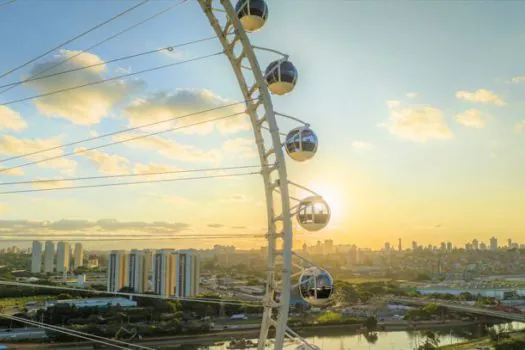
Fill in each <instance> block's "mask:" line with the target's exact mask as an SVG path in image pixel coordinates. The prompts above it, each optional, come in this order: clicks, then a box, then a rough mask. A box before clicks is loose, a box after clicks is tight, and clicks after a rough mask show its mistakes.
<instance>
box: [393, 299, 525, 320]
mask: <svg viewBox="0 0 525 350" xmlns="http://www.w3.org/2000/svg"><path fill="white" fill-rule="evenodd" d="M388 301H389V302H391V303H397V304H402V305H417V306H424V305H427V304H436V305H439V306H442V307H445V308H447V309H449V310H454V311H459V312H464V313H469V314H475V315H481V316H490V317H495V318H501V319H505V320H509V321H517V322H525V314H520V313H512V312H505V311H499V310H492V309H487V308H483V307H478V306H471V305H465V304H461V303H454V302H450V301H445V300H439V299H417V298H406V297H392V298H389V299H388Z"/></svg>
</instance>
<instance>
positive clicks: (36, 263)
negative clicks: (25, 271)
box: [31, 241, 42, 273]
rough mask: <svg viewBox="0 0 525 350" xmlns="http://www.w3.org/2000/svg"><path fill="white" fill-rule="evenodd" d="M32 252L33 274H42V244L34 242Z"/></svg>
mask: <svg viewBox="0 0 525 350" xmlns="http://www.w3.org/2000/svg"><path fill="white" fill-rule="evenodd" d="M31 252H32V253H31V272H32V273H40V272H42V243H41V242H39V241H33V246H32V250H31Z"/></svg>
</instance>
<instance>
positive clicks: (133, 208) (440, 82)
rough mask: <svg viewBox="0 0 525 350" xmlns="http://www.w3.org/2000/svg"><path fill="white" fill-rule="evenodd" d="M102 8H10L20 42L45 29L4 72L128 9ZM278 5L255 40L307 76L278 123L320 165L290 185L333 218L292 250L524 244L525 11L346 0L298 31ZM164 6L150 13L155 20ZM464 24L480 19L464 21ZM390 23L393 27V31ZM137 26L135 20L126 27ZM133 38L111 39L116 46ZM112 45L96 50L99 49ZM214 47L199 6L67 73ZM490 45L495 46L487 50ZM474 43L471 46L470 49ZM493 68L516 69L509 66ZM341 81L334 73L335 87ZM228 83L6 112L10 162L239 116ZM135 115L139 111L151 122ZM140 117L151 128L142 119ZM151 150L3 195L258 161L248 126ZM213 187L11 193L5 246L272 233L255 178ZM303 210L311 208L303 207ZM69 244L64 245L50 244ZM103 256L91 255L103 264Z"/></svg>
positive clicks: (81, 97) (211, 68) (78, 165)
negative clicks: (129, 132)
mask: <svg viewBox="0 0 525 350" xmlns="http://www.w3.org/2000/svg"><path fill="white" fill-rule="evenodd" d="M92 5H93V4H92V2H91V1H85V2H80V3H75V4H74V6H73V5H72V4H58V3H56V4H55V3H52V2H51V3H50V2H46V4H41V3H35V4H29V3H23V2H22V3H20V4H17V6H12V7H10V8H8V10H9V13H10V15H9V16H7V17H6V18H5V22H4V24H3V25H5V26H7V27H10V26H12V27H17V28H18V26H16V24H17V23H23V22H27V21H30V22H31V23H34V26H28V27H24V28H21V29H20V30H19V31H17V32H16V33H13V35H12V36H11V37H9V38H6V42H5V44H4V45H5V47H6V55H5V56H4V57H3V60H2V62H0V71H1V72H6V71H8V70H9V69H10V68H12V67H14V66H16V65H17V64H19V63H20V62H23V61H26V60H27V58H28V57H32V56H34V54H35V53H37V52H43V51H45V50H47V49H48V48H50V47H53V46H55V45H56V44H57V43H58V42H61V41H62V40H63V39H64V33H63V28H64V27H67V28H68V31H69V32H73V33H76V32H81V31H82V30H84V29H85V28H88V27H90V26H92V25H93V23H95V22H97V21H99V20H100V18H101V17H110V16H111V15H112V14H114V13H117V12H119V11H121V10H122V8H123V7H124V5H123V4H121V3H118V2H115V3H111V4H109V3H108V4H107V6H104V7H103V8H98V7H96V6H92ZM269 5H270V7H271V8H272V14H271V16H270V19H269V21H271V22H275V23H279V25H278V26H273V25H269V26H267V27H266V28H264V30H262V31H261V32H260V33H257V36H256V37H255V36H254V37H253V41H254V43H256V44H260V45H266V46H271V47H274V48H280V49H286V50H288V53H289V54H290V55H291V56H290V59H291V60H292V61H293V62H294V64H296V66H297V67H298V70H299V75H300V80H299V82H298V84H297V87H296V90H295V91H294V93H293V94H291V95H290V96H287V98H286V99H281V98H278V97H276V98H275V105H276V108H277V109H278V110H279V111H282V112H283V113H287V114H291V115H294V116H297V117H300V118H303V119H307V120H309V122H310V123H311V124H312V128H313V129H314V130H315V132H316V133H317V135H318V137H319V142H320V143H319V153H318V154H317V156H316V157H315V158H314V159H313V160H311V161H310V162H307V163H304V164H293V163H291V162H290V164H289V172H290V178H291V179H292V180H293V181H296V182H300V183H303V184H305V185H307V186H310V187H311V188H312V189H313V190H315V191H317V192H319V193H321V194H322V195H324V196H325V197H326V199H327V201H328V203H329V204H330V206H331V209H332V213H333V216H332V221H331V223H330V224H329V226H328V227H327V228H326V229H325V230H323V231H322V232H320V233H317V234H311V235H307V236H303V235H304V232H303V231H301V230H300V229H298V227H296V234H297V236H296V241H295V249H300V247H301V245H302V242H304V241H307V242H308V243H311V242H315V241H317V240H324V239H325V238H330V239H333V240H334V241H336V242H339V243H340V244H347V243H355V244H357V245H359V246H369V247H375V248H380V247H381V246H382V244H383V243H381V242H385V241H390V242H391V243H392V244H393V245H394V246H397V242H396V240H397V238H398V237H403V241H404V242H405V245H407V246H408V245H409V244H410V243H409V242H411V241H413V240H416V241H422V242H423V241H425V242H429V243H431V242H435V243H434V244H438V243H440V242H441V241H442V240H447V241H449V240H450V241H452V242H454V244H456V245H460V244H464V243H465V242H466V241H468V239H469V237H477V238H478V239H479V240H480V241H481V240H483V241H485V243H486V244H487V243H488V239H489V238H490V237H491V236H493V235H495V236H497V237H498V238H500V237H501V238H500V239H505V240H506V239H507V238H512V239H513V240H515V241H519V239H520V236H522V235H523V233H524V231H523V230H524V228H523V225H522V219H521V216H522V211H523V209H525V199H524V196H523V195H522V193H523V189H524V188H525V184H524V182H523V179H525V173H524V171H525V170H524V169H525V168H524V167H523V166H520V165H521V164H523V161H524V160H525V158H524V157H525V156H524V152H523V151H522V150H523V149H525V133H524V132H523V130H525V128H524V127H523V126H524V125H525V124H524V122H523V121H524V116H523V105H522V103H521V102H520V96H521V93H522V90H523V82H524V81H525V79H524V78H523V75H525V70H524V69H523V68H522V62H523V59H524V58H525V57H524V55H525V54H524V53H523V52H522V50H516V47H519V43H522V42H523V40H525V39H524V37H523V35H522V34H520V32H522V31H523V30H525V24H524V23H523V21H522V20H521V17H520V15H519V14H520V11H519V9H520V8H521V7H520V5H519V4H514V3H504V4H494V3H472V4H468V6H467V5H466V4H462V3H453V4H449V3H447V4H439V3H427V4H425V6H421V5H416V4H410V3H396V4H381V5H379V4H374V3H370V4H365V3H353V2H348V3H346V2H341V3H340V4H339V3H338V4H337V5H331V6H341V11H332V9H333V8H331V7H330V6H328V7H327V8H324V9H322V13H321V14H320V13H319V12H318V11H319V9H318V7H317V6H316V4H315V3H313V4H307V3H305V4H302V5H301V8H302V11H304V12H303V15H302V16H297V17H294V18H289V16H288V15H287V14H289V13H290V12H293V10H294V6H296V5H297V4H294V2H290V3H286V2H278V1H275V0H274V1H269ZM30 6H31V7H32V8H31V10H29V7H30ZM162 6H163V5H162V3H161V2H157V3H155V4H152V9H159V8H161V7H162ZM44 8H45V10H46V11H53V10H56V11H58V9H60V12H61V13H64V14H65V15H64V16H62V17H61V18H58V19H57V23H56V25H53V26H50V25H49V24H48V20H47V19H46V18H42V17H41V16H39V13H41V12H42V11H43V10H44ZM451 8H452V9H453V11H451V10H450V9H451ZM6 10H7V9H6ZM471 11H476V13H477V16H475V17H469V16H467V15H468V14H469V13H471ZM392 13H396V16H397V17H396V20H395V21H394V20H393V19H392V17H391V14H392ZM323 15H326V16H323ZM309 16H317V17H318V18H319V22H320V23H319V26H320V27H321V28H323V30H313V28H312V26H311V23H310V22H309V21H308V20H307V18H309ZM138 17H139V16H138V15H136V14H130V17H129V18H127V19H126V20H127V21H132V20H137V19H138ZM466 17H468V19H465V18H466ZM436 19H439V20H436ZM489 20H490V21H497V22H498V28H499V29H498V32H497V33H496V32H495V31H493V30H492V29H491V28H489V27H488V26H485V25H483V24H484V23H486V21H489ZM174 23H176V25H175V24H174ZM377 23H381V25H379V26H378V25H377ZM122 25H123V24H122V23H120V24H119V25H117V24H115V26H114V27H113V28H111V30H110V29H108V30H110V31H113V30H117V29H118V28H120V26H122ZM181 26H182V27H184V26H186V27H188V28H191V37H188V33H187V31H180V30H178V28H181ZM34 28H43V29H42V33H43V34H45V35H42V37H41V38H40V39H39V40H36V39H35V31H34ZM316 28H317V26H316ZM473 28H476V29H475V30H474V29H473ZM107 33H108V32H107V30H106V31H105V32H103V31H101V32H100V33H94V35H95V36H97V35H98V36H99V37H98V38H101V37H104V36H105V35H107ZM342 33H344V35H343V34H342ZM363 33H366V36H365V37H366V39H364V38H363V37H364V35H363ZM437 33H439V34H437ZM15 34H16V35H15ZM210 34H211V32H210V30H209V26H207V24H205V18H204V17H203V16H202V13H200V10H199V9H198V6H197V5H195V4H188V6H182V7H181V8H180V9H178V10H177V11H174V12H173V13H170V14H169V15H167V16H165V17H162V18H159V20H158V22H155V23H154V24H153V23H152V24H151V25H148V26H147V27H144V30H141V31H137V32H134V35H136V37H135V39H134V40H133V41H128V40H118V41H116V42H115V43H114V44H112V45H107V46H101V47H99V48H97V49H96V50H94V51H93V52H90V53H89V54H84V55H82V56H78V57H77V58H74V59H71V61H70V62H68V64H67V66H68V68H78V67H79V66H80V65H85V64H91V63H102V62H103V61H108V60H110V59H112V58H115V57H119V56H121V55H124V54H133V53H136V52H140V51H146V50H151V49H157V48H159V47H165V46H166V45H172V44H175V43H178V42H184V41H188V40H192V39H195V38H197V39H198V38H203V37H207V36H209V35H210ZM298 37H300V38H301V40H297V38H298ZM326 37H330V38H332V39H333V40H330V41H328V40H325V38H326ZM500 38H504V40H500ZM96 40H97V37H91V38H89V39H88V38H84V39H82V40H80V41H79V42H76V43H74V44H71V45H68V46H66V47H65V48H64V50H63V51H61V52H55V53H54V54H52V55H49V56H47V57H45V58H44V59H43V60H42V61H38V62H37V63H36V65H29V66H28V67H27V69H24V70H22V71H21V72H17V73H15V74H13V75H10V76H9V77H6V78H4V79H2V83H8V82H11V81H13V80H17V79H21V78H23V77H25V76H28V75H29V74H31V72H35V70H38V69H40V68H42V67H43V65H44V64H48V63H49V62H56V61H57V60H60V59H64V58H67V57H71V56H72V55H74V53H75V52H76V50H82V49H83V48H85V47H88V46H89V45H90V44H92V43H93V42H94V41H96ZM487 41H490V42H491V43H493V45H494V47H491V48H490V50H488V49H487V45H486V42H487ZM20 42H24V43H29V44H28V45H19V43H20ZM290 42H294V45H289V43H290ZM464 42H468V43H469V45H462V44H461V43H464ZM216 48H217V45H216V43H213V42H210V43H204V44H202V45H197V46H191V47H187V48H184V49H181V50H175V51H174V52H171V53H170V54H169V55H168V54H165V53H159V54H158V55H154V56H148V57H146V58H143V59H141V60H138V61H132V62H129V63H128V62H126V63H125V64H122V65H117V64H107V65H103V66H101V67H97V68H96V69H95V68H94V69H92V70H88V71H87V72H85V75H83V74H82V75H80V76H79V79H80V80H81V81H82V82H83V81H88V80H92V79H100V78H106V77H110V76H114V75H115V74H122V73H123V72H136V71H138V70H141V69H143V68H145V67H150V66H156V65H160V64H166V63H173V62H177V61H180V60H183V59H187V58H192V57H198V56H201V55H204V54H208V53H210V52H215V50H216ZM498 52H513V54H512V55H506V56H501V55H498V54H497V53H498ZM313 53H315V54H313ZM271 59H272V56H269V55H267V54H266V53H261V55H260V60H261V62H262V63H261V64H262V65H263V66H265V65H266V64H267V63H268V62H269V61H270V60H271ZM422 62H423V63H424V64H423V63H422ZM328 67H329V68H330V69H329V70H330V73H328ZM333 70H339V72H340V74H336V75H334V74H333V73H332V71H333ZM234 80H235V78H234V75H233V73H232V72H231V70H230V68H229V67H228V66H227V62H226V60H224V59H222V58H212V59H210V60H209V61H203V62H195V63H192V64H188V65H184V68H183V69H179V68H174V69H173V70H166V71H163V72H162V73H151V74H148V75H144V76H139V77H138V78H137V79H135V80H127V81H126V82H122V83H121V84H114V85H112V84H108V85H99V86H98V87H90V88H88V89H85V90H82V89H79V90H76V91H74V92H68V93H67V94H65V95H63V96H62V97H60V96H55V97H48V98H43V99H36V100H33V101H29V102H24V103H20V104H13V105H9V106H0V157H1V158H8V157H12V156H16V155H19V154H21V153H24V152H30V151H34V150H38V149H42V148H45V147H51V146H56V145H59V144H61V143H65V142H71V141H74V140H78V139H82V138H86V137H90V136H93V135H99V134H102V133H106V132H111V131H113V130H117V129H121V128H124V127H128V126H136V125H139V124H141V123H145V122H148V121H158V120H161V119H164V118H166V117H171V116H175V115H179V114H183V113H185V112H191V111H195V110H201V109H205V108H209V107H211V106H216V105H219V104H222V103H224V102H225V101H236V100H239V99H240V98H241V95H240V93H239V90H238V86H236V84H235V81H234ZM71 83H72V81H71V80H69V79H67V78H64V79H56V80H55V79H50V80H49V81H47V82H46V81H45V80H42V81H37V82H31V83H27V84H24V85H22V86H19V87H17V88H16V89H13V90H11V91H9V92H7V93H5V95H3V98H4V99H3V101H4V102H7V101H10V100H15V99H18V98H23V97H26V96H31V95H33V94H36V93H46V92H49V91H51V90H55V89H59V88H63V87H66V86H68V85H71ZM123 96H124V97H123ZM141 101H146V102H147V103H146V105H142V106H141V105H140V103H141ZM304 101H309V103H304ZM148 106H149V107H151V109H148V108H147V107H148ZM139 107H141V108H139ZM144 115H148V118H149V119H147V118H146V119H147V120H145V117H144ZM279 123H280V126H281V131H283V132H286V131H288V130H289V129H291V128H292V127H293V126H294V124H292V123H289V122H288V121H284V120H279ZM151 140H152V142H151V143H148V142H142V143H137V144H135V145H132V144H131V143H130V144H129V145H119V146H116V147H113V148H108V149H103V150H97V151H92V152H88V153H85V154H84V155H78V156H75V157H70V158H61V159H58V160H55V161H53V162H50V163H49V164H48V165H44V164H41V166H36V167H26V168H19V169H15V170H12V171H8V172H5V173H0V175H1V176H0V181H2V182H8V181H18V180H34V179H49V178H53V179H58V178H64V177H70V176H83V175H94V176H98V175H111V174H117V173H140V172H145V171H154V170H155V169H157V170H173V169H192V168H200V167H214V166H219V165H220V166H230V165H239V164H247V163H249V164H257V162H258V160H257V157H255V155H256V154H255V153H254V144H255V143H254V140H253V136H252V132H251V130H249V128H247V125H246V124H245V123H243V122H242V120H236V122H235V123H232V124H228V125H224V124H217V125H215V126H213V127H210V128H199V129H198V130H194V131H193V132H186V133H178V134H169V135H167V136H163V137H158V138H152V139H151ZM170 145H171V146H170ZM156 150H162V151H159V152H157V151H156ZM341 150H343V152H341ZM67 151H71V150H70V149H65V148H60V149H59V150H58V151H57V152H60V153H57V154H63V153H65V152H67ZM35 159H36V158H34V157H33V158H27V159H26V160H27V161H32V160H35ZM9 164H11V163H9ZM15 164H18V163H15ZM2 166H3V167H7V166H8V165H7V163H5V164H4V163H2ZM206 181H208V182H205V181H199V182H193V183H191V182H187V185H184V186H183V185H180V184H164V185H148V186H145V187H139V186H137V187H133V188H132V189H130V188H126V189H124V188H113V189H111V190H107V191H106V190H100V189H93V190H92V191H84V190H77V191H73V192H70V191H62V192H61V193H58V192H56V193H46V194H43V193H37V194H23V195H9V196H7V195H5V196H2V197H0V214H1V216H2V220H0V228H1V229H2V230H3V231H2V232H3V233H2V238H3V242H5V243H3V244H10V243H8V242H9V239H8V238H10V237H12V238H15V237H16V238H20V236H28V238H29V239H30V240H32V239H34V238H37V237H36V236H35V235H39V236H38V237H41V239H42V240H48V239H53V235H59V234H63V235H67V234H71V233H78V234H80V235H85V236H89V237H95V238H96V237H99V236H102V235H104V236H105V237H111V235H115V236H116V235H118V234H126V235H133V234H142V235H151V236H152V238H154V237H155V236H160V235H161V234H165V233H170V234H172V233H174V234H179V235H184V234H209V233H231V232H233V233H236V234H239V233H265V228H264V227H265V224H266V219H265V209H264V195H263V185H262V181H261V179H260V178H259V177H253V178H252V177H249V178H244V177H243V178H236V179H235V180H224V179H223V180H218V179H216V180H206ZM56 185H60V186H62V185H64V183H56ZM34 186H37V185H36V184H35V185H34ZM39 186H41V185H39ZM109 191H110V192H109ZM108 193H110V194H109V195H108ZM292 194H293V195H294V196H298V197H302V196H304V195H305V194H304V192H301V191H294V192H293V193H292ZM101 198H104V200H101ZM239 213H242V215H239ZM105 218H110V219H105ZM30 235H32V236H30ZM95 235H96V236H95ZM63 239H65V240H67V238H65V237H61V238H57V239H56V240H57V241H58V240H63ZM53 240H55V239H53ZM72 241H73V240H72ZM215 243H223V242H222V241H217V242H213V243H208V242H202V243H199V244H202V246H203V247H204V246H208V245H213V244H215ZM114 244H115V245H117V246H115V247H112V248H107V249H113V248H129V247H132V245H133V243H126V242H116V243H114ZM239 244H240V243H239ZM261 244H263V241H262V240H256V239H253V240H249V241H248V240H246V241H245V242H244V246H245V247H246V248H249V247H254V248H255V247H258V246H260V245H261ZM30 245H31V242H30V241H29V242H27V246H30ZM104 245H105V244H104V243H97V242H85V246H86V247H92V248H100V247H103V246H104ZM179 245H180V246H181V247H183V248H186V247H191V246H195V245H196V243H195V241H193V242H191V241H189V242H180V243H178V242H177V241H161V240H159V241H157V242H155V243H151V246H150V248H154V247H159V248H160V247H170V246H179ZM44 261H45V259H44Z"/></svg>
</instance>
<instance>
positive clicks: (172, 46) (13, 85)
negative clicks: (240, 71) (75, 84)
mask: <svg viewBox="0 0 525 350" xmlns="http://www.w3.org/2000/svg"><path fill="white" fill-rule="evenodd" d="M216 38H217V37H216V36H210V37H206V38H202V39H197V40H192V41H188V42H184V43H181V44H175V45H170V46H166V47H162V48H160V49H155V50H149V51H144V52H139V53H136V54H133V55H128V56H122V57H118V58H113V59H110V60H107V61H104V62H99V63H94V64H90V65H87V66H82V67H78V68H72V69H68V70H64V71H60V72H56V73H52V74H47V75H41V74H42V73H44V72H47V71H49V70H50V69H45V70H43V71H42V72H40V73H38V74H35V75H32V76H30V77H29V78H27V79H22V80H19V81H14V82H11V83H7V84H3V85H0V89H1V88H6V87H15V86H18V85H21V84H25V83H28V82H32V81H37V80H43V79H48V78H52V77H56V76H58V75H63V74H68V73H73V72H78V71H81V70H84V69H89V68H93V67H98V66H105V65H107V64H109V63H114V62H120V61H125V60H129V59H132V58H137V57H141V56H145V55H151V54H153V53H158V52H163V51H168V52H170V51H173V50H174V49H176V48H179V47H184V46H188V45H192V44H197V43H201V42H205V41H210V40H213V39H216ZM71 57H73V56H71ZM64 62H65V61H64ZM54 67H55V66H53V68H54ZM7 90H9V89H6V90H3V91H0V94H2V93H4V92H6V91H7Z"/></svg>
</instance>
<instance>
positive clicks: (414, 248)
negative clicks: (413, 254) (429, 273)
mask: <svg viewBox="0 0 525 350" xmlns="http://www.w3.org/2000/svg"><path fill="white" fill-rule="evenodd" d="M412 250H413V251H416V250H417V242H416V241H412Z"/></svg>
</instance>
